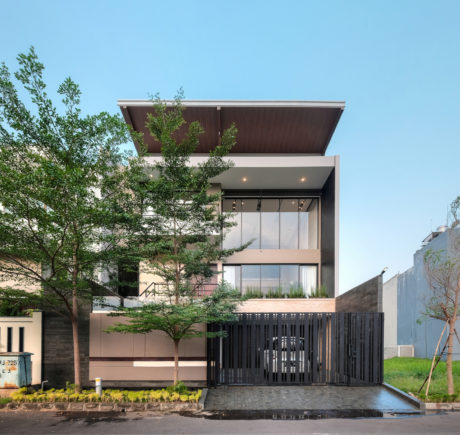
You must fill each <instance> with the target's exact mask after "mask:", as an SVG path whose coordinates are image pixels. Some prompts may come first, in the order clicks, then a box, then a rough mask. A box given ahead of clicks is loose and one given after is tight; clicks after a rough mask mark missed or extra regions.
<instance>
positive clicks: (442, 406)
mask: <svg viewBox="0 0 460 435" xmlns="http://www.w3.org/2000/svg"><path fill="white" fill-rule="evenodd" d="M424 405H425V409H426V410H427V411H460V402H451V403H449V402H440V403H436V402H426V403H424Z"/></svg>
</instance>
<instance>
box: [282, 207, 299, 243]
mask: <svg viewBox="0 0 460 435" xmlns="http://www.w3.org/2000/svg"><path fill="white" fill-rule="evenodd" d="M298 207H299V206H298V201H296V200H294V199H282V200H281V206H280V211H281V213H280V219H281V222H280V230H281V231H280V248H281V249H299V213H298Z"/></svg>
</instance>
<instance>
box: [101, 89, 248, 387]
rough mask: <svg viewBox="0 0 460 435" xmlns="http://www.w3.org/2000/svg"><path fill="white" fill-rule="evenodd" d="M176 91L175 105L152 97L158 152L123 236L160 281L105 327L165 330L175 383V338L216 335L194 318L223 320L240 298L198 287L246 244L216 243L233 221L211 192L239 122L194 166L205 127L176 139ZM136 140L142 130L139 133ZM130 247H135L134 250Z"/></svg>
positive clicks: (193, 127)
mask: <svg viewBox="0 0 460 435" xmlns="http://www.w3.org/2000/svg"><path fill="white" fill-rule="evenodd" d="M181 97H182V94H180V95H179V96H178V97H177V98H176V100H175V103H174V104H173V105H172V106H169V107H168V106H167V105H166V104H162V103H161V101H160V100H159V99H157V100H156V102H155V105H154V110H155V114H154V115H152V114H149V115H148V119H147V124H146V125H147V127H148V129H149V131H150V133H151V134H152V136H153V137H154V138H155V139H156V140H158V141H159V142H160V143H161V156H162V158H161V160H160V161H158V162H157V163H156V164H155V165H154V166H153V167H152V168H148V167H146V168H145V171H146V173H148V172H150V175H151V176H150V177H146V178H145V180H142V182H138V181H139V180H137V181H136V182H135V183H134V184H133V185H132V186H131V191H132V192H133V198H135V200H136V201H137V202H136V204H135V205H133V206H132V207H131V209H132V210H137V213H138V218H137V222H138V225H137V230H136V231H129V232H128V233H129V234H131V236H132V237H133V238H132V239H130V240H129V242H127V244H128V245H129V246H133V247H136V253H135V254H134V257H135V256H136V255H137V256H138V257H137V260H138V261H142V260H146V262H147V267H148V270H149V271H150V272H153V274H154V275H155V276H156V277H157V279H158V282H157V283H155V285H154V286H153V287H152V289H153V290H152V291H151V299H150V300H149V301H148V303H146V304H145V305H143V306H141V307H131V308H124V307H120V308H118V310H117V312H116V313H114V315H117V316H124V317H125V318H126V319H127V323H118V324H116V325H114V326H113V327H111V328H109V330H108V332H122V333H148V332H151V331H156V330H158V331H163V332H164V333H166V334H167V335H168V336H169V337H170V338H171V340H172V341H173V343H174V384H176V383H177V382H178V380H179V343H180V342H181V340H183V339H189V338H193V337H200V336H207V337H210V336H215V335H216V334H215V333H209V332H205V331H201V330H200V329H199V328H197V325H198V324H202V323H209V322H225V321H229V320H231V319H233V318H234V314H233V313H234V311H235V308H236V305H237V303H238V302H239V301H240V299H241V295H240V294H239V292H238V291H235V290H234V289H230V288H228V287H227V286H225V285H221V286H219V287H218V288H216V289H215V290H214V292H212V294H205V295H200V289H202V286H203V284H204V283H206V282H207V280H209V279H210V278H211V277H212V276H213V275H215V274H216V271H215V270H213V268H212V265H213V264H215V263H216V262H217V261H219V260H222V259H223V258H225V257H227V256H229V255H231V254H232V253H234V252H236V251H240V250H242V249H244V248H245V247H246V246H247V245H244V246H241V247H239V248H237V249H222V248H221V233H222V231H225V230H226V229H227V228H229V227H231V226H232V225H233V223H232V221H231V216H229V215H224V214H222V213H221V211H220V201H221V194H220V193H210V187H211V183H210V180H211V179H212V178H213V177H216V176H217V175H219V174H221V173H222V172H224V171H226V170H228V169H229V168H230V167H231V166H232V163H231V162H230V161H229V160H227V159H225V157H226V156H227V155H228V153H229V151H230V149H231V148H232V147H233V145H234V144H235V138H236V128H235V127H234V126H231V127H230V128H229V129H227V130H226V131H225V132H224V133H223V135H222V138H221V142H220V143H219V144H216V147H215V148H214V149H213V150H212V151H211V152H210V154H209V157H208V158H207V159H206V160H205V161H204V162H203V163H200V164H199V165H197V166H196V167H193V166H192V165H191V163H190V156H191V154H192V153H193V152H194V151H195V149H196V147H197V145H198V142H199V136H200V134H202V133H203V129H202V127H201V126H200V124H199V123H198V122H192V123H190V124H189V125H188V129H187V134H186V135H185V138H184V139H183V140H182V141H180V142H178V141H176V140H175V137H176V136H175V133H176V134H177V131H178V130H179V128H180V127H181V126H183V124H184V123H185V121H184V118H183V110H184V108H183V106H182V105H181V103H180V99H181ZM136 139H137V140H138V141H140V140H141V138H140V137H139V136H137V137H136ZM131 255H133V254H131Z"/></svg>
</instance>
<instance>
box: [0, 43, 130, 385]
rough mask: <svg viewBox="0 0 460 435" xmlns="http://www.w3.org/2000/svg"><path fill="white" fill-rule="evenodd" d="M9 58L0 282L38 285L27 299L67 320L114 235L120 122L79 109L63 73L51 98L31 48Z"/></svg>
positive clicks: (2, 126)
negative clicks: (13, 62)
mask: <svg viewBox="0 0 460 435" xmlns="http://www.w3.org/2000/svg"><path fill="white" fill-rule="evenodd" d="M17 59H18V62H19V70H18V71H17V72H16V73H15V74H14V78H15V79H16V80H14V79H13V77H12V75H11V74H10V71H9V70H8V68H7V66H6V65H5V64H4V63H2V64H1V66H0V174H1V177H0V202H1V205H2V206H3V208H0V259H1V261H0V282H1V281H3V282H5V281H14V282H19V283H20V286H21V287H22V288H23V287H24V286H26V285H34V286H36V287H39V288H41V289H46V292H44V293H43V298H35V300H34V302H35V303H36V304H37V305H39V308H46V309H52V310H54V311H57V312H59V313H60V314H63V315H65V316H67V317H69V318H70V319H71V320H76V318H77V316H78V307H79V305H81V304H85V303H89V302H90V300H91V296H92V293H93V291H94V290H95V289H97V288H99V287H100V285H99V284H97V282H98V276H99V275H98V273H99V271H100V268H102V267H105V266H106V267H110V266H111V265H113V262H114V260H115V259H116V258H117V255H118V250H119V246H120V244H121V239H122V237H123V232H122V231H118V229H119V228H120V225H121V223H124V222H125V220H126V216H125V214H124V212H123V210H121V211H120V204H123V203H125V202H126V201H127V200H128V199H129V194H128V191H127V179H128V178H129V176H130V174H131V172H132V171H131V169H129V170H124V169H123V165H124V164H126V162H127V158H128V157H129V155H128V154H127V153H124V152H122V151H121V149H120V146H121V145H122V144H123V143H125V142H126V140H127V138H128V134H127V133H128V131H127V128H126V125H125V123H124V122H123V120H122V119H121V116H119V115H110V114H108V113H106V112H101V113H99V114H96V115H83V114H82V110H81V108H80V97H81V92H80V90H79V87H78V85H77V84H75V83H74V82H73V81H72V80H71V79H70V78H66V79H64V81H63V82H62V84H61V85H60V86H59V87H58V89H57V92H58V94H59V95H60V96H61V98H62V104H60V105H59V106H56V105H55V104H54V102H53V101H52V100H51V99H50V98H49V96H48V93H47V88H46V85H45V83H44V81H43V70H44V66H43V65H42V64H41V63H40V62H39V60H38V57H37V54H36V53H35V50H34V49H33V48H31V49H30V51H29V52H28V53H27V54H20V55H19V56H18V58H17ZM17 85H19V87H22V88H23V89H19V90H18V89H17ZM23 91H25V94H26V95H28V97H29V99H28V100H27V101H31V104H26V103H24V102H23V101H22V100H21V97H22V94H23ZM28 105H29V106H31V107H28ZM58 107H62V110H58ZM134 169H136V167H134V166H133V169H132V170H133V171H134ZM3 290H4V291H7V292H9V294H10V295H12V294H13V293H15V292H16V295H17V298H16V301H17V300H19V298H20V297H22V296H23V293H24V292H21V291H18V290H17V289H14V288H3ZM106 290H107V291H109V290H110V289H106ZM39 293H40V292H39ZM1 296H2V298H3V297H4V294H2V295H1ZM11 300H12V299H10V301H11ZM11 309H13V310H15V307H14V305H13V306H12V307H11ZM73 325H74V327H75V328H76V322H74V323H73ZM75 343H77V342H76V341H75ZM75 343H74V345H75ZM75 374H76V380H77V376H78V370H75Z"/></svg>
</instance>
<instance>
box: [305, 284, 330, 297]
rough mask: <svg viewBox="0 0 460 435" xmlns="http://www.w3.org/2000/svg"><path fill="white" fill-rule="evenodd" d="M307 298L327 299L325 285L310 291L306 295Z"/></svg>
mask: <svg viewBox="0 0 460 435" xmlns="http://www.w3.org/2000/svg"><path fill="white" fill-rule="evenodd" d="M308 297H309V298H328V297H329V295H328V293H327V287H326V285H325V284H321V285H320V286H319V287H317V288H316V289H314V290H312V292H311V293H310V294H309V295H308Z"/></svg>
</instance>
